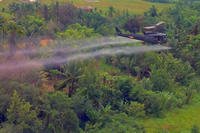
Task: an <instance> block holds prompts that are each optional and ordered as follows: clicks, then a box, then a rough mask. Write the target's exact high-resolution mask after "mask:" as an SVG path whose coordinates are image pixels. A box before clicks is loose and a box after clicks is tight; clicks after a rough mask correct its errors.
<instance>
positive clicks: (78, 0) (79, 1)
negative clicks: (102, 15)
mask: <svg viewBox="0 0 200 133" xmlns="http://www.w3.org/2000/svg"><path fill="white" fill-rule="evenodd" d="M16 1H19V0H3V1H2V2H0V7H4V6H5V5H8V4H10V3H12V2H16ZM40 1H41V2H42V3H51V2H55V1H54V0H40ZM58 1H59V2H71V3H74V4H75V5H76V6H92V7H97V8H98V9H102V10H107V8H108V7H110V6H113V7H115V8H117V9H119V10H120V11H123V10H124V11H125V10H128V11H130V12H131V13H135V14H142V13H144V12H145V11H147V10H148V9H149V8H150V7H151V6H152V5H155V7H156V8H157V9H158V10H159V11H161V10H162V9H166V8H168V7H170V6H171V4H161V3H151V2H147V1H143V0H99V2H87V1H86V0H58Z"/></svg>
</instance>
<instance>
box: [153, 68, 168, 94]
mask: <svg viewBox="0 0 200 133" xmlns="http://www.w3.org/2000/svg"><path fill="white" fill-rule="evenodd" d="M151 74H152V76H151V78H150V80H151V82H152V84H153V88H152V89H153V90H154V91H164V90H168V89H170V87H171V86H170V85H171V81H170V76H169V74H168V73H167V71H166V70H164V69H159V70H152V73H151Z"/></svg>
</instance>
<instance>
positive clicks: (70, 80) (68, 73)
mask: <svg viewBox="0 0 200 133" xmlns="http://www.w3.org/2000/svg"><path fill="white" fill-rule="evenodd" d="M51 72H54V74H56V75H57V76H58V77H59V79H60V80H61V81H60V82H59V83H58V84H56V85H55V89H57V90H63V88H65V87H67V88H68V95H69V97H71V96H72V95H73V94H74V93H75V91H76V89H77V88H78V87H79V84H78V82H79V80H80V78H82V77H83V71H82V68H81V66H79V65H78V64H77V63H70V64H66V65H64V66H63V67H62V68H61V70H53V71H51Z"/></svg>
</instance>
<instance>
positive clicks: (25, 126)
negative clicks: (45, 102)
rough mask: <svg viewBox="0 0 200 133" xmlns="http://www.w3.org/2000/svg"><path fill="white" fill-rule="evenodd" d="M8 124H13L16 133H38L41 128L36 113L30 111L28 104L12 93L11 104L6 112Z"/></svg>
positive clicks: (15, 93) (30, 107) (30, 106)
mask: <svg viewBox="0 0 200 133" xmlns="http://www.w3.org/2000/svg"><path fill="white" fill-rule="evenodd" d="M7 117H8V123H9V124H14V125H15V126H14V127H16V128H17V129H18V132H22V131H24V130H30V131H32V132H33V131H36V132H38V131H39V130H40V127H41V124H42V123H41V121H40V120H39V119H38V118H37V112H36V111H35V110H33V109H32V105H30V103H28V102H26V101H24V99H21V98H20V96H19V95H18V94H17V92H16V91H14V93H13V96H12V97H11V103H10V105H9V108H8V110H7Z"/></svg>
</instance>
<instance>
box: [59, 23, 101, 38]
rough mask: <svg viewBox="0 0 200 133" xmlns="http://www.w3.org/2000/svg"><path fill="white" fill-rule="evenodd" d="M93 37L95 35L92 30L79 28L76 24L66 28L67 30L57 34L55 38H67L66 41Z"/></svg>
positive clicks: (83, 27) (84, 27)
mask: <svg viewBox="0 0 200 133" xmlns="http://www.w3.org/2000/svg"><path fill="white" fill-rule="evenodd" d="M95 35H97V34H96V33H95V31H94V30H93V29H92V28H87V27H86V26H81V25H80V24H78V23H77V24H73V25H70V26H68V28H67V30H65V31H64V32H58V33H57V36H58V37H59V38H67V39H84V38H89V37H92V36H95Z"/></svg>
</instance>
